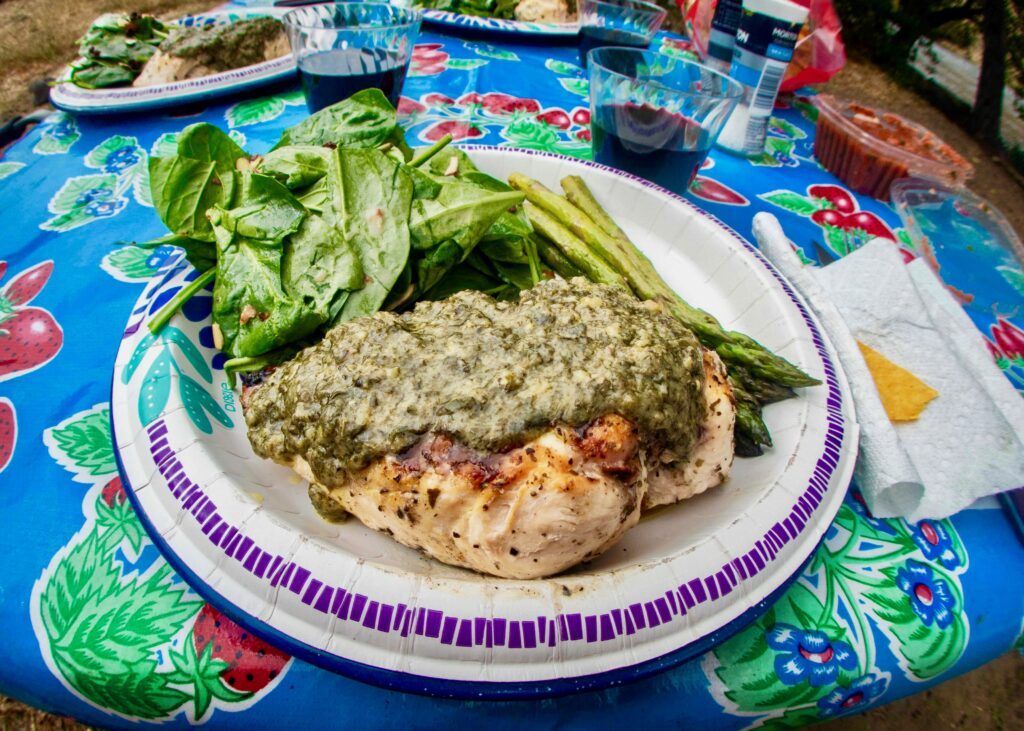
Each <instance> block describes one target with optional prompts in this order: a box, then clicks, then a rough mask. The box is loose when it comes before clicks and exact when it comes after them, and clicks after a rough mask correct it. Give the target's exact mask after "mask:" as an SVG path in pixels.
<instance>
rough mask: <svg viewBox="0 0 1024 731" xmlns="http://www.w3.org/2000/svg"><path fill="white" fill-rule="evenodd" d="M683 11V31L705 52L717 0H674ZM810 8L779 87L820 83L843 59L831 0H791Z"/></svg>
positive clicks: (788, 87) (836, 16)
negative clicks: (684, 23) (684, 22)
mask: <svg viewBox="0 0 1024 731" xmlns="http://www.w3.org/2000/svg"><path fill="white" fill-rule="evenodd" d="M676 1H677V3H678V4H679V9H680V10H682V11H683V17H684V18H685V21H686V32H687V34H688V35H689V36H690V40H691V41H692V42H693V45H694V48H696V49H697V52H698V53H699V54H700V55H701V57H702V58H703V57H705V56H707V51H708V35H709V34H710V32H711V18H712V16H713V15H714V14H715V5H716V4H717V0H676ZM793 2H796V3H798V4H800V5H804V6H805V7H809V8H810V14H809V15H808V17H807V23H805V24H804V27H803V30H802V31H800V38H799V40H797V44H796V51H795V52H794V53H793V60H792V61H791V62H790V64H789V69H788V70H787V71H786V78H785V79H784V80H783V82H782V91H795V90H796V89H799V88H800V87H801V86H807V85H808V84H823V83H824V82H826V81H828V80H829V79H831V78H832V77H833V76H835V75H836V74H837V73H839V70H840V69H841V68H842V67H843V65H844V64H845V63H846V49H845V48H844V46H843V37H842V34H841V30H842V26H841V25H840V23H839V16H838V15H836V9H835V8H834V7H832V0H793Z"/></svg>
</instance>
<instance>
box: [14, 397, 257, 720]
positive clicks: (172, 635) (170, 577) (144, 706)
mask: <svg viewBox="0 0 1024 731" xmlns="http://www.w3.org/2000/svg"><path fill="white" fill-rule="evenodd" d="M109 425H110V421H109V408H108V406H107V404H97V405H96V406H94V407H92V408H91V409H88V410H86V411H82V412H79V413H77V414H74V415H73V416H71V417H70V418H68V419H66V420H64V421H63V422H61V423H60V424H58V425H57V426H55V427H52V428H50V429H47V430H46V431H44V433H43V441H44V443H45V444H46V446H47V448H48V449H49V452H50V454H51V456H53V458H54V459H56V460H57V462H58V464H60V465H61V466H63V467H64V468H65V469H67V470H68V471H70V472H71V473H72V475H73V479H74V480H75V481H76V482H86V483H88V484H91V485H92V487H91V488H90V489H89V491H88V492H87V493H86V494H85V497H84V501H83V512H84V513H85V524H84V525H83V527H82V528H81V530H80V531H79V532H78V533H77V534H76V535H75V536H73V537H72V538H71V540H70V541H69V542H68V543H67V545H66V546H65V547H64V548H62V549H61V550H60V551H58V552H57V554H56V555H55V556H54V557H53V559H52V560H51V562H50V564H49V566H47V567H46V568H45V569H44V570H43V572H42V575H41V576H40V577H39V579H38V581H37V582H36V584H35V586H34V587H33V590H32V596H31V602H30V613H31V618H32V626H33V629H34V631H35V634H36V637H37V639H38V640H39V645H40V650H41V651H42V654H43V658H44V660H45V661H46V664H47V666H48V667H49V669H50V671H51V672H52V673H53V674H54V675H55V676H56V677H57V679H58V680H59V681H60V682H61V683H62V684H63V685H64V687H65V688H67V690H68V691H70V692H71V693H73V694H75V695H76V696H78V697H79V698H81V699H82V700H83V701H85V702H87V703H89V704H91V705H93V706H95V707H96V708H99V709H100V710H102V711H104V712H106V713H110V714H116V715H117V716H120V717H122V718H124V719H128V720H132V721H138V720H149V721H166V720H169V719H171V718H173V717H175V716H178V715H182V714H183V715H184V716H185V720H187V721H188V722H190V723H195V722H198V721H204V720H206V719H207V718H209V716H210V714H212V713H213V712H214V710H215V709H216V710H242V709H245V708H248V707H249V706H251V705H252V704H253V703H254V702H256V701H257V700H258V699H259V696H258V695H254V694H253V693H249V692H246V693H242V692H238V691H235V690H233V689H232V688H230V687H229V686H228V685H227V684H226V683H224V682H223V681H222V679H221V677H220V674H221V672H222V671H223V670H224V669H225V668H226V667H227V664H226V663H225V662H223V661H221V660H217V659H211V658H210V657H209V655H210V653H211V652H212V648H213V645H212V643H210V644H208V645H207V647H206V652H205V655H206V656H207V657H206V659H205V660H206V661H205V663H204V664H202V666H201V667H199V666H194V667H195V668H196V669H197V670H201V671H202V677H198V676H197V675H195V674H194V673H192V672H190V673H183V672H181V668H178V667H177V664H175V663H173V662H170V659H173V658H175V657H186V656H188V654H189V653H190V652H191V653H192V654H194V652H195V650H194V644H193V637H192V626H193V622H194V621H195V619H196V617H197V616H198V614H199V612H200V609H201V608H202V607H203V601H202V600H201V599H200V598H199V597H198V596H196V595H195V594H194V593H193V592H192V591H191V590H190V589H189V588H188V586H187V585H186V584H185V583H184V582H182V581H181V580H180V579H179V578H178V577H176V576H175V575H174V574H173V572H172V570H171V567H170V566H169V565H168V564H167V563H166V562H165V561H164V560H163V558H162V557H161V556H160V555H159V554H158V553H157V552H156V549H155V547H153V546H152V545H151V544H150V542H149V539H148V537H147V536H146V533H145V531H144V530H143V528H142V525H141V523H140V522H139V520H138V517H137V516H136V515H135V511H134V510H133V509H132V507H131V503H130V502H128V501H127V499H126V495H125V492H124V489H123V487H122V485H121V481H120V478H119V477H118V476H117V467H116V465H115V463H114V460H113V457H112V454H113V444H112V440H111V434H110V426H109ZM144 554H145V555H148V554H151V555H148V558H144ZM136 564H137V565H136ZM200 685H201V686H202V687H201V688H199V687H198V686H200ZM197 696H199V697H203V700H202V702H201V703H195V702H194V700H195V699H196V698H197Z"/></svg>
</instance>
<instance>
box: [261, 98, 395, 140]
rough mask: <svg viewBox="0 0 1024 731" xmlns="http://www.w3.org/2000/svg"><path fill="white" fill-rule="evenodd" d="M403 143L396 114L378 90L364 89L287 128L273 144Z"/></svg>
mask: <svg viewBox="0 0 1024 731" xmlns="http://www.w3.org/2000/svg"><path fill="white" fill-rule="evenodd" d="M399 141H400V142H401V144H402V145H404V144H405V137H404V135H402V134H401V130H399V128H398V115H397V114H396V112H395V109H394V107H392V106H391V102H389V101H388V99H387V97H386V96H384V93H383V92H382V91H381V90H380V89H364V90H363V91H359V92H356V93H355V94H353V95H352V96H350V97H349V98H348V99H345V100H343V101H340V102H338V103H337V104H333V105H331V106H329V107H326V108H324V109H321V110H320V111H319V112H317V113H316V114H314V115H312V116H310V117H307V118H306V119H304V120H303V121H301V122H299V123H298V124H296V125H295V126H293V127H289V128H288V129H286V130H285V131H284V133H283V134H282V135H281V139H280V140H278V142H277V144H276V145H274V149H275V150H277V149H280V148H282V147H285V146H288V145H315V146H318V147H319V146H323V145H324V144H325V143H331V144H333V145H337V146H338V147H377V146H378V145H381V144H383V143H384V142H392V143H393V144H395V143H398V142H399Z"/></svg>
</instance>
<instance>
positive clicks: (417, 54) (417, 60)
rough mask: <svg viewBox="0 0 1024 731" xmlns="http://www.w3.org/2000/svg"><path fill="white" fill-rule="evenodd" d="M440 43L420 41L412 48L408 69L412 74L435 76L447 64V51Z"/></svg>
mask: <svg viewBox="0 0 1024 731" xmlns="http://www.w3.org/2000/svg"><path fill="white" fill-rule="evenodd" d="M441 48H442V44H440V43H420V44H417V45H416V46H414V47H413V49H412V63H411V64H410V66H411V68H410V71H411V72H412V75H413V76H437V75H438V74H439V73H441V72H442V71H444V70H445V68H447V66H448V59H449V58H450V57H449V56H448V54H447V53H445V52H444V51H442V50H441Z"/></svg>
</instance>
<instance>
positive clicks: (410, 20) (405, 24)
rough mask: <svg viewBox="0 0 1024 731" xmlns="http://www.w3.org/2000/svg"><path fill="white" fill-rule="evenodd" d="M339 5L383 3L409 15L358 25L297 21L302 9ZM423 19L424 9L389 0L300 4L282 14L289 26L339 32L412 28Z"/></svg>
mask: <svg viewBox="0 0 1024 731" xmlns="http://www.w3.org/2000/svg"><path fill="white" fill-rule="evenodd" d="M339 5H344V6H354V5H382V6H385V7H389V8H394V9H395V10H396V11H399V12H401V13H405V14H406V15H407V19H406V20H398V19H396V20H395V21H394V22H390V23H360V24H357V25H343V26H326V25H316V24H313V23H300V22H296V20H297V16H298V15H299V13H300V12H301V11H304V10H310V9H311V8H324V7H332V8H334V7H338V6H339ZM422 19H423V11H422V10H418V9H416V8H405V7H401V6H399V5H395V4H393V3H390V2H387V0H381V1H378V2H373V1H372V0H371V1H365V0H359V1H358V2H345V1H342V2H333V3H313V4H311V5H299V6H297V7H294V8H292V9H291V10H289V11H288V12H287V13H285V14H284V15H282V16H281V22H282V23H284V25H285V26H286V27H288V28H295V29H299V30H324V31H335V32H337V33H344V32H345V31H361V30H369V29H403V28H411V27H413V26H415V25H417V24H419V23H420V21H422Z"/></svg>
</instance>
